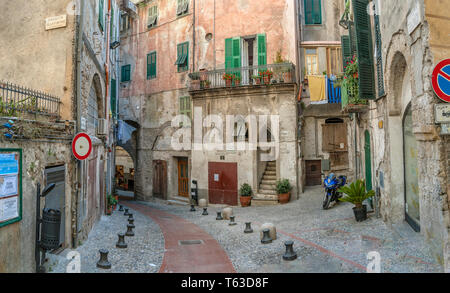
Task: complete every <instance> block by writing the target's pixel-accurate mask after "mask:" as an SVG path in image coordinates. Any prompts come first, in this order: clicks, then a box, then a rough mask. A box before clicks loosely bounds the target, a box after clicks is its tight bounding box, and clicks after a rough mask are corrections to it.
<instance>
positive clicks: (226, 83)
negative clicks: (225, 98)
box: [225, 79, 232, 87]
mask: <svg viewBox="0 0 450 293" xmlns="http://www.w3.org/2000/svg"><path fill="white" fill-rule="evenodd" d="M231 84H232V80H231V79H225V86H226V87H230V86H231Z"/></svg>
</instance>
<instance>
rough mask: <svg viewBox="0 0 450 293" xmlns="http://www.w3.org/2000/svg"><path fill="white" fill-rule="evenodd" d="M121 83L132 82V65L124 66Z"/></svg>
mask: <svg viewBox="0 0 450 293" xmlns="http://www.w3.org/2000/svg"><path fill="white" fill-rule="evenodd" d="M121 77H122V78H121V82H126V81H130V80H131V65H124V66H122V74H121Z"/></svg>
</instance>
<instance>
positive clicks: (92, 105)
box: [87, 85, 98, 135]
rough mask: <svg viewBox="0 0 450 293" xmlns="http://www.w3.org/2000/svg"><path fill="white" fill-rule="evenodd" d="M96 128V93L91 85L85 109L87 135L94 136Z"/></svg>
mask: <svg viewBox="0 0 450 293" xmlns="http://www.w3.org/2000/svg"><path fill="white" fill-rule="evenodd" d="M97 127H98V101H97V93H96V92H95V88H94V86H93V85H92V86H91V89H90V91H89V97H88V107H87V130H88V133H89V134H93V135H96V133H97Z"/></svg>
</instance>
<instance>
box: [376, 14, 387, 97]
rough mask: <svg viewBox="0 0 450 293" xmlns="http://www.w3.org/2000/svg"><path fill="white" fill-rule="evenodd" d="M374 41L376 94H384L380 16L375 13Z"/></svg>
mask: <svg viewBox="0 0 450 293" xmlns="http://www.w3.org/2000/svg"><path fill="white" fill-rule="evenodd" d="M375 42H376V51H377V52H376V58H377V84H378V96H379V97H381V96H384V94H385V91H384V76H383V57H382V51H381V50H382V46H381V30H380V18H379V16H378V14H376V15H375Z"/></svg>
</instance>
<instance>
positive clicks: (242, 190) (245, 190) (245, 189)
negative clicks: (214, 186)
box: [239, 183, 253, 196]
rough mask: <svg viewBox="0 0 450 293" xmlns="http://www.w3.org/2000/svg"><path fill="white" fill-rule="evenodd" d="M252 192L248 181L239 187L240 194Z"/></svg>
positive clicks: (249, 194) (246, 194)
mask: <svg viewBox="0 0 450 293" xmlns="http://www.w3.org/2000/svg"><path fill="white" fill-rule="evenodd" d="M252 194H253V190H252V187H251V186H250V185H249V184H248V183H244V184H242V185H241V188H240V189H239V195H240V196H252Z"/></svg>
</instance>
